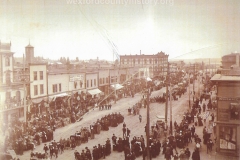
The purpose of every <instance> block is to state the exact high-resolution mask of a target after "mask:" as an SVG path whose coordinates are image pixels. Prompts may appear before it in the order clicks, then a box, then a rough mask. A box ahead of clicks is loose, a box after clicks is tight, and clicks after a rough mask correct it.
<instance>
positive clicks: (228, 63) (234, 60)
mask: <svg viewBox="0 0 240 160" xmlns="http://www.w3.org/2000/svg"><path fill="white" fill-rule="evenodd" d="M239 61H240V53H231V54H228V55H225V56H223V57H222V69H230V68H231V67H234V65H235V66H236V65H237V66H238V67H239Z"/></svg>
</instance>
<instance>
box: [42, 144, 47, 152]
mask: <svg viewBox="0 0 240 160" xmlns="http://www.w3.org/2000/svg"><path fill="white" fill-rule="evenodd" d="M43 150H44V151H45V154H48V152H47V151H48V146H47V144H44V147H43Z"/></svg>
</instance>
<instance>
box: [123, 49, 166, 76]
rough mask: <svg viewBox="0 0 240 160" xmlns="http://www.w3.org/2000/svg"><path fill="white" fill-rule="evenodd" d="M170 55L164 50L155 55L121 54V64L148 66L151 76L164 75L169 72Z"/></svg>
mask: <svg viewBox="0 0 240 160" xmlns="http://www.w3.org/2000/svg"><path fill="white" fill-rule="evenodd" d="M168 56H169V55H167V54H165V53H164V52H162V51H161V52H159V53H157V54H153V55H144V54H141V53H140V55H137V54H136V55H120V66H129V67H142V68H145V67H147V68H148V69H149V76H150V77H155V76H164V75H166V74H167V64H168Z"/></svg>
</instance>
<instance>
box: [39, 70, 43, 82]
mask: <svg viewBox="0 0 240 160" xmlns="http://www.w3.org/2000/svg"><path fill="white" fill-rule="evenodd" d="M39 75H40V80H43V71H39Z"/></svg>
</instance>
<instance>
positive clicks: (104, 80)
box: [99, 77, 108, 84]
mask: <svg viewBox="0 0 240 160" xmlns="http://www.w3.org/2000/svg"><path fill="white" fill-rule="evenodd" d="M105 83H108V77H106V78H99V84H105Z"/></svg>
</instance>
